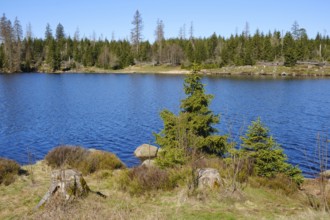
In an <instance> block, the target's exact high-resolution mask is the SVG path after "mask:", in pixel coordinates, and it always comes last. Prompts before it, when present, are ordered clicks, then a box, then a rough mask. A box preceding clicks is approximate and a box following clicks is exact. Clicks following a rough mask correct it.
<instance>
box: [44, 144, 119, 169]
mask: <svg viewBox="0 0 330 220" xmlns="http://www.w3.org/2000/svg"><path fill="white" fill-rule="evenodd" d="M45 160H46V161H47V163H48V165H49V166H51V167H53V168H67V167H69V168H75V169H77V170H79V171H81V172H82V173H83V174H90V173H93V172H95V171H97V170H108V169H110V170H113V169H118V168H122V167H124V164H123V163H122V162H121V161H120V160H119V159H118V158H117V157H116V156H115V155H114V154H112V153H109V152H105V151H98V150H94V151H90V150H88V149H86V148H82V147H79V146H59V147H56V148H54V149H53V150H51V151H50V152H49V153H48V154H47V155H46V157H45Z"/></svg>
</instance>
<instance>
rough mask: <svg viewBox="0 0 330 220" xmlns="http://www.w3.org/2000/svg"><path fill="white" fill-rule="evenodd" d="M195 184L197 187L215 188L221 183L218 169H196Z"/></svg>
mask: <svg viewBox="0 0 330 220" xmlns="http://www.w3.org/2000/svg"><path fill="white" fill-rule="evenodd" d="M196 172H197V186H198V188H199V189H205V188H211V189H213V188H217V187H219V186H220V185H221V178H220V174H219V172H218V170H216V169H213V168H204V169H197V171H196Z"/></svg>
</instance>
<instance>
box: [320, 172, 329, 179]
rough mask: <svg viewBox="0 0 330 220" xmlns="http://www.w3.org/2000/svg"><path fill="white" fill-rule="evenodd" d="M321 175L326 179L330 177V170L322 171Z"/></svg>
mask: <svg viewBox="0 0 330 220" xmlns="http://www.w3.org/2000/svg"><path fill="white" fill-rule="evenodd" d="M320 176H323V177H325V178H326V179H330V170H325V171H323V172H321V173H320Z"/></svg>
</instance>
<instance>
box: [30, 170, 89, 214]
mask: <svg viewBox="0 0 330 220" xmlns="http://www.w3.org/2000/svg"><path fill="white" fill-rule="evenodd" d="M89 192H90V189H89V187H88V186H87V183H86V181H85V180H84V178H83V177H82V174H81V173H80V172H78V171H76V170H74V169H61V170H54V171H52V173H51V186H50V188H49V190H48V192H47V193H46V194H45V195H44V197H43V198H42V199H41V201H40V202H39V203H38V205H37V207H36V208H39V207H40V206H42V205H43V204H44V203H46V202H47V201H49V200H50V199H51V198H52V197H53V196H55V195H59V196H60V197H61V198H64V200H69V199H74V198H76V197H82V196H86V195H87V194H88V193H89Z"/></svg>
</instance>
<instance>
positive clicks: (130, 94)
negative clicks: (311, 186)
mask: <svg viewBox="0 0 330 220" xmlns="http://www.w3.org/2000/svg"><path fill="white" fill-rule="evenodd" d="M183 79H184V78H183V76H173V75H140V74H137V75H134V74H38V73H31V74H12V75H0V156H2V157H7V158H11V159H14V160H16V161H18V162H20V163H21V164H26V163H29V161H35V160H39V159H42V158H43V157H44V156H45V155H46V154H47V152H48V151H49V150H50V149H51V148H53V147H55V146H57V145H60V144H70V145H81V146H85V147H88V148H96V149H101V150H108V151H111V152H114V153H116V154H117V155H118V156H119V157H120V159H121V160H122V161H123V162H125V163H126V164H127V165H128V166H134V165H137V164H139V161H138V160H137V159H136V158H134V156H133V151H134V149H135V148H136V147H137V146H139V145H140V144H142V143H150V144H153V143H154V137H153V135H152V132H159V131H160V130H161V129H162V121H161V119H160V117H159V112H160V111H161V110H162V109H164V108H167V109H169V110H171V111H173V112H175V113H177V112H178V111H179V106H180V100H181V99H183V98H184V97H185V95H184V92H183V89H182V84H183ZM203 82H204V83H205V84H206V90H207V93H210V94H213V95H215V98H214V100H213V102H212V104H211V109H212V110H213V111H215V112H216V113H220V115H221V122H220V124H219V125H217V126H216V127H217V128H218V129H219V132H220V133H223V134H225V133H230V134H231V137H232V138H233V140H235V141H239V136H240V135H242V134H244V133H245V131H246V129H247V126H248V125H249V124H250V122H251V120H255V119H256V118H257V117H258V116H260V117H261V119H262V121H263V122H264V123H265V124H266V125H267V126H268V127H269V128H270V130H271V134H272V135H273V136H274V137H275V139H276V140H277V142H279V143H280V144H281V145H282V147H283V148H284V150H285V153H287V154H288V157H289V161H290V162H291V163H293V164H295V165H296V164H299V166H300V167H301V168H302V169H303V171H304V174H305V175H306V176H311V175H312V174H313V173H315V172H317V169H318V165H317V156H316V154H315V152H316V150H317V135H318V133H322V134H329V133H330V125H329V121H330V80H328V79H287V78H285V79H282V78H280V79H275V80H274V79H260V78H259V79H252V78H248V79H246V78H245V79H244V78H220V77H206V78H204V79H203Z"/></svg>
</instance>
